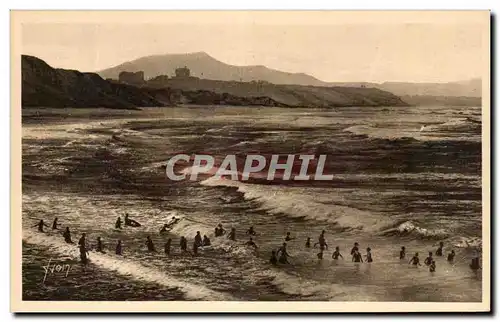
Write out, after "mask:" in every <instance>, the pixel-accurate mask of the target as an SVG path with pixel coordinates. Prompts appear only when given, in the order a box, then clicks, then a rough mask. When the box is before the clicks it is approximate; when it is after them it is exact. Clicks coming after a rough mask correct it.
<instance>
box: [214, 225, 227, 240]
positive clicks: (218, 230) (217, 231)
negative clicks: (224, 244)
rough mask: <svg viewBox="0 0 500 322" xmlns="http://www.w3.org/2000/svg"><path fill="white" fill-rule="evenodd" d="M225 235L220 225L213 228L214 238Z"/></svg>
mask: <svg viewBox="0 0 500 322" xmlns="http://www.w3.org/2000/svg"><path fill="white" fill-rule="evenodd" d="M225 233H226V230H225V229H224V228H222V224H219V225H217V227H215V237H220V236H222V235H224V234H225Z"/></svg>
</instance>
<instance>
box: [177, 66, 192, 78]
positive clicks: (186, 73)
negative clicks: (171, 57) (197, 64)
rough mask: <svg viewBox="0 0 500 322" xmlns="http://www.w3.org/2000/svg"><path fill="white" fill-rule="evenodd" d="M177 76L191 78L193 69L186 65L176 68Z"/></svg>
mask: <svg viewBox="0 0 500 322" xmlns="http://www.w3.org/2000/svg"><path fill="white" fill-rule="evenodd" d="M175 77H176V78H189V77H191V71H190V70H189V68H187V67H186V66H184V67H182V68H176V69H175Z"/></svg>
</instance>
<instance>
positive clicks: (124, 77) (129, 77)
mask: <svg viewBox="0 0 500 322" xmlns="http://www.w3.org/2000/svg"><path fill="white" fill-rule="evenodd" d="M118 80H119V81H120V82H121V83H126V84H131V85H141V84H144V72H143V71H138V72H135V73H134V72H121V73H120V74H119V75H118Z"/></svg>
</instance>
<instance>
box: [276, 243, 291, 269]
mask: <svg viewBox="0 0 500 322" xmlns="http://www.w3.org/2000/svg"><path fill="white" fill-rule="evenodd" d="M276 255H279V258H278V261H279V262H280V263H281V264H290V262H289V261H288V257H292V256H290V254H288V252H287V251H286V243H283V246H281V247H280V248H279V249H278V251H277V252H276Z"/></svg>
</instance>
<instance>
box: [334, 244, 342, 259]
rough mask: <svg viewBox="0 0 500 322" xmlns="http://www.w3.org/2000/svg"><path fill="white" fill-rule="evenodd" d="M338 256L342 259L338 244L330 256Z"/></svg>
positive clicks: (337, 257) (335, 257)
mask: <svg viewBox="0 0 500 322" xmlns="http://www.w3.org/2000/svg"><path fill="white" fill-rule="evenodd" d="M339 257H342V259H344V257H343V256H342V254H341V253H340V248H339V246H337V247H335V251H334V252H333V254H332V258H333V259H335V260H338V259H339Z"/></svg>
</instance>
